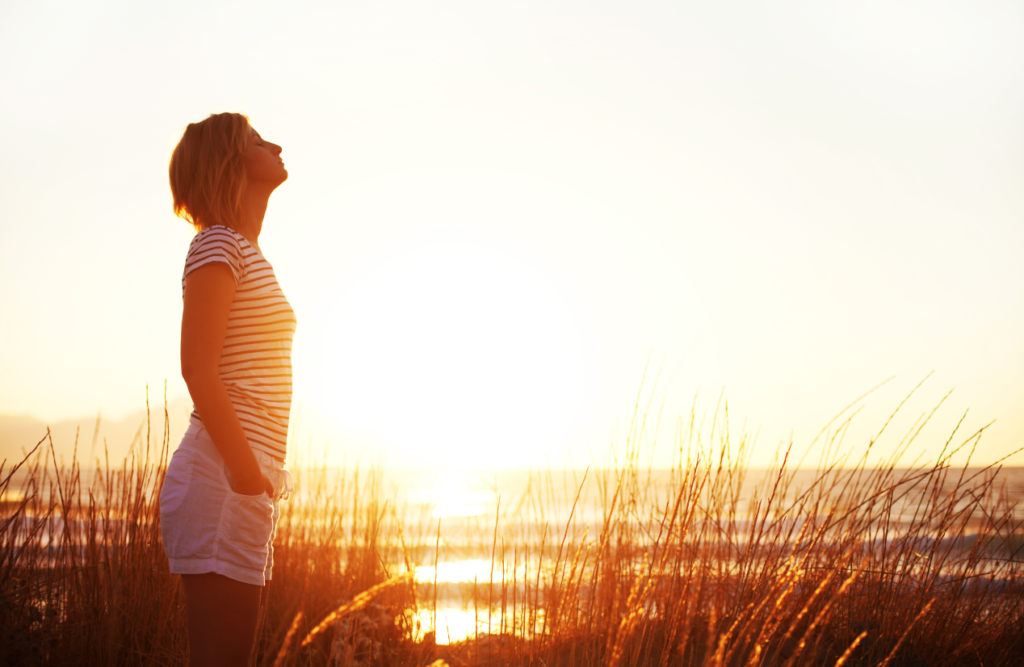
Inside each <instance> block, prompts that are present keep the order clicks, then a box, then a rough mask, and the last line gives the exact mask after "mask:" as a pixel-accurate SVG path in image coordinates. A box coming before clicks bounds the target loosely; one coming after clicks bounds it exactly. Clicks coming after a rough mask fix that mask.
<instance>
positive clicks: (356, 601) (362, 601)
mask: <svg viewBox="0 0 1024 667" xmlns="http://www.w3.org/2000/svg"><path fill="white" fill-rule="evenodd" d="M412 575H413V573H412V572H406V573H405V574H402V575H399V576H397V577H392V578H391V579H388V580H387V581H382V582H381V583H379V584H377V585H376V586H373V587H371V588H368V589H366V590H365V591H363V592H362V593H360V594H359V595H357V596H355V597H354V598H352V600H351V601H349V602H346V603H345V604H343V605H341V606H339V607H338V608H336V609H335V610H334V611H332V612H331V613H329V614H327V616H325V617H324V619H323V620H322V621H320V622H319V623H317V625H316V627H315V628H313V629H312V630H310V631H309V632H308V633H307V634H306V636H305V637H304V638H303V640H302V643H301V644H299V646H301V647H306V646H309V644H310V643H311V642H312V641H313V640H314V639H316V636H317V635H319V634H320V633H321V632H323V631H324V630H326V629H327V628H329V627H331V624H332V623H334V622H335V621H336V620H338V619H339V618H342V617H343V616H346V615H347V614H351V613H352V612H354V611H359V610H360V609H362V608H363V607H365V606H366V605H368V604H369V603H370V601H371V600H373V598H375V597H376V596H377V595H379V594H381V593H383V592H384V591H386V590H387V589H389V588H392V587H394V586H397V585H398V584H402V583H405V582H407V581H409V579H411V578H412Z"/></svg>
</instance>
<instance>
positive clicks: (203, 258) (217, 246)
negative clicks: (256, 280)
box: [181, 227, 244, 289]
mask: <svg viewBox="0 0 1024 667" xmlns="http://www.w3.org/2000/svg"><path fill="white" fill-rule="evenodd" d="M212 262H223V263H224V264H227V265H228V268H230V269H231V275H232V276H233V277H234V279H235V284H236V285H237V284H238V283H239V281H241V280H242V278H243V277H244V266H243V264H242V246H241V244H239V242H238V239H237V238H236V237H235V234H234V232H232V231H231V230H230V229H228V228H227V227H208V228H207V229H204V230H203V231H201V232H199V233H198V234H196V237H195V238H194V239H192V245H190V246H189V249H188V256H187V257H186V258H185V272H184V273H183V274H182V276H181V287H182V289H184V288H185V278H187V277H188V274H190V273H192V272H193V271H195V270H196V269H198V268H199V267H200V266H206V265H207V264H210V263H212Z"/></svg>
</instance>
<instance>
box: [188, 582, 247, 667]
mask: <svg viewBox="0 0 1024 667" xmlns="http://www.w3.org/2000/svg"><path fill="white" fill-rule="evenodd" d="M181 580H182V583H184V585H185V601H186V606H187V611H188V640H189V665H190V667H207V666H208V665H209V666H217V667H220V666H222V665H223V666H228V665H231V666H237V667H245V666H246V665H248V664H249V659H250V656H251V655H252V650H253V645H254V643H255V641H256V625H257V621H258V619H259V610H260V594H261V592H262V590H263V586H256V585H253V584H243V583H242V582H240V581H235V580H234V579H230V578H228V577H225V576H223V575H220V574H214V573H212V572H209V573H206V574H185V575H182V577H181Z"/></svg>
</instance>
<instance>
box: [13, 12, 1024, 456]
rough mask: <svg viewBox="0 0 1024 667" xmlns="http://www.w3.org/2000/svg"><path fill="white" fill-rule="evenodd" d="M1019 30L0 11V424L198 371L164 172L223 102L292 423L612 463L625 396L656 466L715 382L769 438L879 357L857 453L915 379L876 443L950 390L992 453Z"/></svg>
mask: <svg viewBox="0 0 1024 667" xmlns="http://www.w3.org/2000/svg"><path fill="white" fill-rule="evenodd" d="M1021 34H1024V6H1022V5H1020V3H1016V2H971V3H966V2H927V3H925V2H891V1H887V2H862V3H856V4H855V5H852V4H844V5H839V3H822V2H789V3H773V6H766V5H765V4H764V3H754V2H686V3H682V2H673V3H668V2H666V3H653V2H643V3H626V2H563V1H546V2H497V1H489V2H431V3H414V2H389V1H383V0H377V1H374V2H341V3H301V2H296V3H289V4H287V6H285V5H284V4H283V3H269V2H249V3H241V4H240V3H226V2H209V1H206V0H204V2H202V3H198V2H176V3H129V2H94V3H72V2H45V1H42V2H33V3H15V2H11V1H10V0H0V91H2V92H0V146H2V147H3V148H2V150H0V232H2V238H3V243H0V280H2V285H3V286H2V287H0V413H4V414H30V415H33V416H36V417H38V418H40V419H44V420H50V421H54V420H62V419H67V418H79V417H81V418H83V422H84V420H85V419H89V418H94V417H95V415H96V413H97V411H100V410H102V412H103V414H104V415H105V416H109V417H111V418H117V417H119V416H124V415H126V414H129V413H131V412H133V411H135V410H138V409H139V408H140V407H142V406H143V405H144V401H145V391H146V386H147V385H148V386H149V387H150V388H151V391H153V393H155V394H159V393H160V392H162V387H163V384H164V382H165V380H166V382H167V387H168V394H169V395H170V396H171V397H172V398H181V397H185V396H187V389H186V387H185V385H184V383H183V381H182V380H181V378H180V375H179V365H178V335H179V327H180V317H181V291H180V275H181V269H182V265H183V262H184V257H185V252H186V250H187V247H188V243H189V241H190V239H191V236H192V234H193V232H192V229H191V228H190V227H189V225H188V224H187V223H185V222H184V221H181V220H179V219H177V218H175V217H174V216H173V213H172V212H171V203H170V193H169V188H168V185H167V171H166V169H167V161H168V159H169V156H170V153H171V151H172V149H173V147H174V145H175V143H176V142H177V140H178V138H179V137H180V136H181V132H182V131H183V129H184V127H185V125H186V124H187V123H189V122H193V121H198V120H201V119H202V118H204V117H206V116H207V115H208V114H210V113H214V112H220V111H239V112H243V113H246V114H247V115H248V116H249V117H250V119H251V121H252V123H253V126H254V127H255V128H256V129H257V130H258V131H259V132H260V133H261V134H262V135H263V136H264V137H266V138H267V139H269V140H270V141H273V142H275V143H278V144H280V145H282V146H283V148H284V151H283V154H282V157H283V159H284V160H285V163H286V165H287V167H288V170H289V173H290V178H289V180H288V182H287V183H285V184H284V185H283V186H282V187H281V188H280V189H279V190H278V191H277V192H276V193H275V194H274V195H273V197H272V199H271V202H270V207H269V209H268V214H267V217H266V220H265V223H264V228H263V234H262V236H261V239H260V245H261V247H262V249H263V251H264V253H265V255H266V256H267V258H268V259H269V260H270V261H271V263H272V264H273V265H274V267H275V271H276V273H277V276H278V278H279V280H280V282H281V284H282V286H283V288H284V290H285V292H286V294H287V295H288V298H289V299H290V301H291V302H292V305H293V306H294V308H295V310H296V313H297V316H298V319H299V330H298V334H297V336H296V340H295V351H294V355H295V357H294V358H295V392H296V396H295V399H296V402H295V409H294V410H293V443H292V444H293V446H294V447H296V448H298V447H299V446H300V445H301V446H306V447H312V448H313V449H315V450H317V451H319V452H321V454H322V455H323V456H326V457H327V458H328V460H329V461H331V462H337V461H340V460H345V461H353V460H367V461H370V460H372V461H380V462H383V463H384V464H386V465H390V466H394V467H417V466H435V467H473V468H480V467H484V468H486V467H491V468H494V467H497V468H510V467H529V466H534V467H536V466H544V465H549V466H562V465H564V464H571V465H575V466H582V465H586V464H588V463H592V462H593V463H598V464H599V463H600V462H602V461H603V462H607V460H608V458H607V457H608V456H611V454H610V453H609V452H612V451H619V452H621V450H622V448H623V447H624V446H625V442H626V440H627V438H628V437H629V425H630V423H631V420H632V415H633V413H634V406H635V405H636V404H637V397H638V394H640V395H641V396H642V399H641V401H640V404H641V407H643V406H646V405H647V404H648V402H650V405H651V406H652V407H651V419H650V421H651V422H652V424H653V423H660V424H661V426H660V427H659V428H657V429H656V428H654V426H653V425H652V426H651V427H649V429H648V432H649V437H650V439H654V437H655V436H656V437H657V441H658V445H657V446H656V447H655V448H654V451H655V452H656V453H654V454H650V456H651V457H653V458H652V459H651V460H652V461H654V463H655V464H664V463H666V462H668V461H669V460H670V459H671V456H672V452H673V448H674V444H673V442H674V440H673V437H674V435H673V434H674V432H675V428H676V425H677V424H678V420H679V419H680V418H682V419H683V420H684V421H685V419H688V418H689V415H690V413H691V409H692V410H693V412H694V413H695V414H697V415H698V417H699V416H700V415H703V414H704V413H705V411H706V412H708V414H709V415H711V414H713V412H714V409H715V406H716V405H717V403H718V401H719V397H720V396H722V397H724V398H723V400H727V401H728V406H729V415H730V417H729V418H730V420H731V422H732V424H733V425H732V426H731V429H732V431H733V432H734V433H735V434H738V433H740V432H741V431H743V430H744V429H745V430H746V431H747V432H749V433H750V434H751V435H752V436H753V435H755V434H756V443H757V444H756V446H755V448H754V450H753V454H752V461H753V463H754V464H765V463H767V462H770V461H771V460H772V457H773V455H774V453H775V451H776V449H777V446H778V445H779V443H787V442H789V441H790V440H792V441H793V442H794V443H795V446H797V447H801V446H806V445H808V444H809V443H810V442H811V440H812V439H813V437H814V435H815V434H816V433H818V431H819V430H820V429H821V428H822V427H823V426H825V424H826V423H828V421H829V420H830V419H831V418H832V416H833V415H835V414H836V413H838V412H840V411H841V410H842V409H843V408H844V407H845V406H847V405H848V404H849V403H850V402H851V401H853V400H854V399H856V398H857V397H859V396H861V395H862V394H864V393H865V392H866V391H868V390H869V389H871V388H872V387H875V386H876V385H878V384H880V383H883V382H884V381H886V380H889V381H888V382H887V383H886V384H884V386H883V387H882V388H881V389H879V390H877V391H876V392H875V393H873V394H871V395H870V396H869V397H868V398H867V399H865V402H864V408H863V410H862V411H861V412H860V413H859V414H858V415H857V417H856V419H855V421H854V424H855V425H854V426H853V427H851V430H850V431H849V433H848V434H847V438H846V440H845V441H844V447H846V448H847V449H849V450H850V451H851V452H855V453H858V454H859V452H861V451H863V449H864V448H865V447H866V446H867V443H868V442H869V441H870V439H871V437H872V435H873V434H875V433H877V431H878V430H879V429H880V427H881V426H882V424H884V423H885V421H886V419H887V417H888V416H889V414H890V413H891V412H892V411H893V410H894V409H895V408H896V407H897V405H899V404H900V401H901V400H902V399H903V397H904V396H906V395H907V394H908V393H909V392H910V391H911V390H912V389H913V388H914V387H915V386H916V385H917V384H918V383H919V382H920V381H921V380H922V379H924V378H926V377H927V378H928V379H927V381H926V382H925V383H924V385H922V387H921V389H919V390H918V391H917V393H915V394H914V396H913V397H912V399H911V400H910V401H908V402H907V404H906V405H905V406H904V408H903V409H902V412H901V413H900V415H899V416H898V419H897V420H896V421H895V422H894V423H893V426H892V427H891V428H890V429H889V431H888V432H887V435H886V438H887V439H886V440H885V441H884V442H882V441H880V445H879V447H878V448H876V452H877V453H878V455H879V456H883V455H885V454H886V453H887V452H891V451H893V450H894V449H895V448H896V447H898V446H899V442H900V440H901V439H902V438H903V437H904V435H905V434H907V433H912V432H913V431H914V430H916V427H915V426H914V424H915V422H916V420H918V419H919V418H920V417H921V415H923V414H926V413H929V412H930V411H931V410H932V408H934V407H935V406H936V405H937V404H938V403H939V402H940V401H941V400H942V399H943V397H944V396H945V395H946V394H947V392H949V391H950V390H953V393H952V394H951V395H950V396H949V398H948V399H946V400H945V402H944V403H943V405H942V407H941V409H940V410H939V411H938V412H936V416H935V417H933V418H932V420H931V422H929V424H928V426H927V428H926V429H925V430H923V431H922V432H921V435H920V436H919V437H918V439H917V440H915V441H914V442H913V443H912V445H911V449H909V450H908V452H909V456H910V458H913V457H915V456H917V455H918V454H921V455H923V456H925V457H927V456H935V455H936V454H937V453H938V452H939V451H940V450H941V448H942V446H943V444H944V443H945V442H946V440H947V439H948V437H949V433H950V432H951V431H952V429H953V427H954V426H955V425H956V424H957V422H958V421H959V420H960V418H961V416H962V415H963V414H964V412H965V411H967V410H969V413H968V417H967V418H966V419H965V420H964V425H963V426H962V427H961V428H962V431H960V432H959V435H958V436H957V437H958V438H961V439H962V437H966V435H969V434H970V433H971V432H973V431H974V430H976V429H978V428H981V427H983V426H985V425H987V424H989V423H990V422H992V421H993V420H995V423H994V424H992V425H991V427H989V428H988V430H987V431H986V433H985V436H984V437H983V439H982V440H981V444H980V445H979V447H978V448H977V449H976V451H975V454H974V456H975V458H974V460H975V461H976V462H982V463H989V462H993V461H996V460H998V459H1000V458H1001V457H1003V456H1005V455H1007V454H1009V453H1010V452H1012V451H1014V450H1015V449H1017V448H1018V447H1022V446H1024V410H1021V406H1022V405H1024V354H1022V351H1024V350H1022V345H1021V341H1022V340H1024V271H1022V269H1021V268H1020V267H1021V261H1020V257H1021V255H1022V252H1024V224H1022V222H1024V188H1022V187H1021V186H1022V185H1024V123H1022V119H1024V40H1021V39H1020V35H1021ZM929 374H931V375H929ZM655 378H657V382H656V383H655ZM890 378H891V379H890ZM694 406H695V407H694ZM854 409H856V408H854ZM656 414H658V415H661V421H660V422H658V421H657V419H656V418H655V415H656ZM707 419H710V416H709V417H707ZM900 420H903V421H900ZM1009 462H1010V463H1015V464H1017V465H1024V456H1021V455H1016V456H1015V457H1013V458H1011V459H1009Z"/></svg>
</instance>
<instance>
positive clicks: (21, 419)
mask: <svg viewBox="0 0 1024 667" xmlns="http://www.w3.org/2000/svg"><path fill="white" fill-rule="evenodd" d="M167 411H168V414H169V415H170V419H169V425H170V441H171V450H172V451H173V450H174V448H175V447H177V446H178V442H179V441H180V440H181V436H182V435H183V434H184V433H185V428H186V427H187V426H188V416H189V413H190V412H191V411H192V401H191V400H189V399H186V398H181V399H177V400H175V401H171V402H170V403H169V404H168V406H167ZM47 426H49V427H50V434H51V437H52V438H53V449H54V452H55V453H56V455H57V460H58V461H59V462H62V463H65V464H66V463H70V462H71V457H72V455H74V452H75V434H76V432H77V434H78V453H77V456H78V461H79V463H80V464H81V465H82V466H83V467H92V466H94V465H95V464H96V461H97V459H99V460H100V461H101V462H102V460H103V458H104V455H105V454H104V445H106V456H107V457H109V460H110V463H111V465H114V466H119V465H120V464H121V462H122V461H123V460H124V459H125V457H127V456H128V453H129V451H130V450H131V448H132V446H133V445H134V446H135V447H136V451H137V452H142V453H144V452H145V450H146V411H145V410H140V411H138V412H135V413H132V414H131V415H129V416H127V417H125V418H124V419H122V420H120V421H112V420H105V419H100V420H99V424H98V426H99V428H98V429H97V418H96V417H81V418H77V419H66V420H63V421H59V422H55V423H50V424H47V423H45V422H43V421H40V420H38V419H36V418H34V417H30V416H28V415H3V414H0V461H2V460H4V459H6V460H7V465H11V464H12V463H16V462H18V461H20V460H21V459H22V458H24V455H25V452H28V451H29V450H31V449H32V448H33V447H35V445H36V443H37V442H39V441H40V440H41V439H43V438H44V437H45V436H46V427H47ZM149 431H150V452H151V453H156V452H158V451H159V448H160V445H161V443H162V440H163V434H164V410H163V404H162V403H161V404H159V405H157V404H153V405H151V406H150V422H149ZM43 446H44V447H46V448H47V450H48V449H49V443H48V442H45V443H43Z"/></svg>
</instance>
